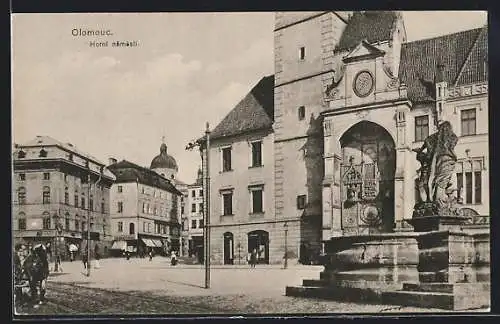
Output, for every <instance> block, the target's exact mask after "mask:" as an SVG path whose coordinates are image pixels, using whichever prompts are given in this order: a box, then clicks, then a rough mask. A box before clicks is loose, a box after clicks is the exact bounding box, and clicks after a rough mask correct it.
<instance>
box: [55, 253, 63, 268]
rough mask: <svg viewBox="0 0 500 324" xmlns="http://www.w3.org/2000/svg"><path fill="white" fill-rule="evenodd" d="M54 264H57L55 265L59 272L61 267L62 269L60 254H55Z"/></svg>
mask: <svg viewBox="0 0 500 324" xmlns="http://www.w3.org/2000/svg"><path fill="white" fill-rule="evenodd" d="M56 264H57V267H56V268H57V270H58V271H59V272H62V271H63V269H62V265H61V256H60V255H59V254H58V255H57V256H56Z"/></svg>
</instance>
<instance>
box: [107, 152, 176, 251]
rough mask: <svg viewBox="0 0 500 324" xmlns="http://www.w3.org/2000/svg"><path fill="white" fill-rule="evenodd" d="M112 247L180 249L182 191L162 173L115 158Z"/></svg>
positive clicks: (112, 190)
mask: <svg viewBox="0 0 500 324" xmlns="http://www.w3.org/2000/svg"><path fill="white" fill-rule="evenodd" d="M108 168H109V170H110V171H111V172H112V173H113V174H114V175H115V176H116V180H115V182H114V184H113V186H112V188H111V228H112V233H113V237H114V242H113V246H112V249H113V250H115V251H116V252H117V253H121V252H120V251H124V250H128V251H131V252H137V253H138V254H139V255H142V256H143V255H145V254H146V253H147V252H148V251H149V250H153V251H154V252H156V253H162V254H166V253H169V252H170V251H171V250H175V251H179V249H180V197H181V193H180V192H179V191H178V190H177V189H176V188H175V186H174V185H173V184H172V183H171V182H170V181H169V180H167V179H166V178H164V177H162V176H161V175H159V174H158V173H156V172H154V171H152V170H150V169H148V168H144V167H141V166H139V165H137V164H134V163H131V162H129V161H126V160H123V161H120V162H116V160H111V161H110V165H109V166H108Z"/></svg>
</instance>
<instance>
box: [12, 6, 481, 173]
mask: <svg viewBox="0 0 500 324" xmlns="http://www.w3.org/2000/svg"><path fill="white" fill-rule="evenodd" d="M403 18H404V21H405V27H406V33H407V38H408V41H413V40H418V39H422V38H429V37H435V36H439V35H443V34H447V33H453V32H457V31H462V30H466V29H471V28H477V27H481V26H484V25H485V24H486V22H487V13H486V12H479V11H477V12H471V11H469V12H449V11H439V12H422V11H421V12H403ZM273 27H274V13H265V12H262V13H141V14H136V13H135V14H134V13H119V14H105V13H102V14H95V13H93V14H69V13H65V14H14V15H12V51H13V53H12V54H13V55H12V57H13V59H12V93H13V96H12V103H13V105H12V126H13V127H12V129H13V131H12V137H13V142H14V143H18V144H23V143H25V142H28V141H30V140H31V139H33V138H34V137H35V136H37V135H47V136H51V137H53V138H55V139H57V140H59V141H61V142H69V143H72V144H73V145H75V146H76V147H78V148H79V149H80V150H82V151H84V152H88V153H89V154H90V155H92V156H95V157H97V158H98V159H100V161H102V162H104V163H107V161H108V158H110V157H114V158H116V159H118V160H119V161H120V160H122V159H126V160H129V161H131V162H134V163H137V164H139V165H142V166H145V167H149V165H150V163H151V160H152V159H153V157H155V156H156V155H157V154H159V152H160V145H161V143H162V137H163V136H164V137H165V142H166V144H167V147H168V153H169V154H171V155H172V156H174V158H175V159H176V160H177V163H178V165H179V173H178V176H177V178H178V179H180V180H182V181H184V182H187V183H192V182H194V180H195V177H196V171H197V169H198V167H199V165H200V155H199V153H198V152H196V151H191V152H190V151H186V150H185V149H184V148H185V146H186V144H187V143H188V142H189V141H191V140H192V139H195V138H197V137H199V136H200V135H201V134H203V132H204V130H205V123H206V122H209V123H210V125H211V128H213V127H215V126H216V125H217V124H218V123H219V122H220V121H221V120H222V119H223V118H224V116H225V115H226V114H227V113H228V112H229V111H230V110H231V109H232V108H233V107H234V106H235V105H236V104H237V103H238V102H239V101H240V100H241V99H242V98H243V97H244V95H245V94H246V93H247V92H248V91H249V90H250V89H251V88H252V87H253V86H254V85H255V84H256V83H257V82H258V81H259V80H260V79H261V78H262V77H264V76H267V75H271V74H273V73H274V53H273V40H274V39H273ZM74 29H82V30H87V29H93V30H96V29H97V30H110V31H111V33H112V36H101V37H86V36H73V35H72V33H73V30H74ZM92 40H97V41H106V40H108V45H109V47H100V48H95V47H90V46H89V42H90V41H92ZM112 41H137V42H138V46H136V47H127V48H116V47H112V46H111V45H112V44H111V42H112Z"/></svg>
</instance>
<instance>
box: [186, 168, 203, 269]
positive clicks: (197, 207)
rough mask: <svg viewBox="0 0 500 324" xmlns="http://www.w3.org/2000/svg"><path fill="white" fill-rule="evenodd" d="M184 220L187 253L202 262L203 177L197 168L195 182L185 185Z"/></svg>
mask: <svg viewBox="0 0 500 324" xmlns="http://www.w3.org/2000/svg"><path fill="white" fill-rule="evenodd" d="M185 199H186V205H185V209H186V210H185V212H186V215H187V217H186V222H185V224H184V225H185V227H186V229H187V238H188V255H189V256H190V257H195V258H196V259H197V260H198V262H203V259H204V258H203V255H204V254H203V253H204V252H203V251H204V249H203V245H204V241H203V231H204V220H205V218H204V216H203V210H204V209H203V201H204V196H203V178H202V171H201V169H200V170H198V175H197V178H196V181H195V183H193V184H190V185H188V186H187V190H186V196H185Z"/></svg>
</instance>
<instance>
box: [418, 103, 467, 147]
mask: <svg viewBox="0 0 500 324" xmlns="http://www.w3.org/2000/svg"><path fill="white" fill-rule="evenodd" d="M460 126H461V132H460V134H461V135H462V136H470V135H476V109H475V108H472V109H464V110H462V111H461V112H460ZM427 136H429V116H428V115H423V116H416V117H415V141H416V142H421V141H423V140H425V139H426V138H427Z"/></svg>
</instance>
